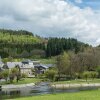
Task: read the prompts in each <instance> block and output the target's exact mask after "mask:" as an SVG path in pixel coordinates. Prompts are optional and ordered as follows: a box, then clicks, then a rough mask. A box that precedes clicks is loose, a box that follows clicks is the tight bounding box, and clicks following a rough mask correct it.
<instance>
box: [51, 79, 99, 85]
mask: <svg viewBox="0 0 100 100" xmlns="http://www.w3.org/2000/svg"><path fill="white" fill-rule="evenodd" d="M83 83H100V79H94V80H92V79H88V80H87V82H86V80H84V79H77V80H71V81H58V82H53V83H52V84H83Z"/></svg>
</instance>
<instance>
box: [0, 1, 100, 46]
mask: <svg viewBox="0 0 100 100" xmlns="http://www.w3.org/2000/svg"><path fill="white" fill-rule="evenodd" d="M78 1H79V0H78ZM99 26H100V12H99V11H96V12H95V11H94V10H93V9H92V8H90V7H85V8H84V9H81V8H79V7H78V6H76V5H74V4H73V3H71V2H70V0H67V1H65V0H19V1H18V0H3V1H0V27H1V28H11V29H25V30H29V31H32V32H33V33H36V34H38V35H41V36H46V37H51V36H58V37H73V38H77V39H79V40H81V41H83V42H87V43H90V44H92V45H98V44H99V43H100V42H99V41H97V40H99V37H100V28H99Z"/></svg>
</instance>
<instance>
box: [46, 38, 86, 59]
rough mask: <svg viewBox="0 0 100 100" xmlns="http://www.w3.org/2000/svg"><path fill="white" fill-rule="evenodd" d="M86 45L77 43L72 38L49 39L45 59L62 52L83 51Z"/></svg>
mask: <svg viewBox="0 0 100 100" xmlns="http://www.w3.org/2000/svg"><path fill="white" fill-rule="evenodd" d="M85 46H87V44H84V43H82V42H79V41H77V40H76V39H73V38H69V39H66V38H50V39H49V40H48V44H47V51H46V53H47V57H51V56H55V55H59V54H61V53H62V52H63V51H69V50H71V51H74V52H75V53H78V52H80V51H83V49H84V47H85Z"/></svg>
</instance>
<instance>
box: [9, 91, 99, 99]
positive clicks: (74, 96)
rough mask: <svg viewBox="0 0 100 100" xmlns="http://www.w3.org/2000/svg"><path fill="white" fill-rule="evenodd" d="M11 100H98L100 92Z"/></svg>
mask: <svg viewBox="0 0 100 100" xmlns="http://www.w3.org/2000/svg"><path fill="white" fill-rule="evenodd" d="M10 100H11V99H10ZM13 100H100V90H93V91H81V92H77V93H63V94H50V95H42V96H33V97H24V98H17V99H13Z"/></svg>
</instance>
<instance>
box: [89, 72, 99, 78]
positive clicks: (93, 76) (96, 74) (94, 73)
mask: <svg viewBox="0 0 100 100" xmlns="http://www.w3.org/2000/svg"><path fill="white" fill-rule="evenodd" d="M90 73H91V78H92V80H94V78H96V77H97V76H98V72H95V71H91V72H90Z"/></svg>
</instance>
